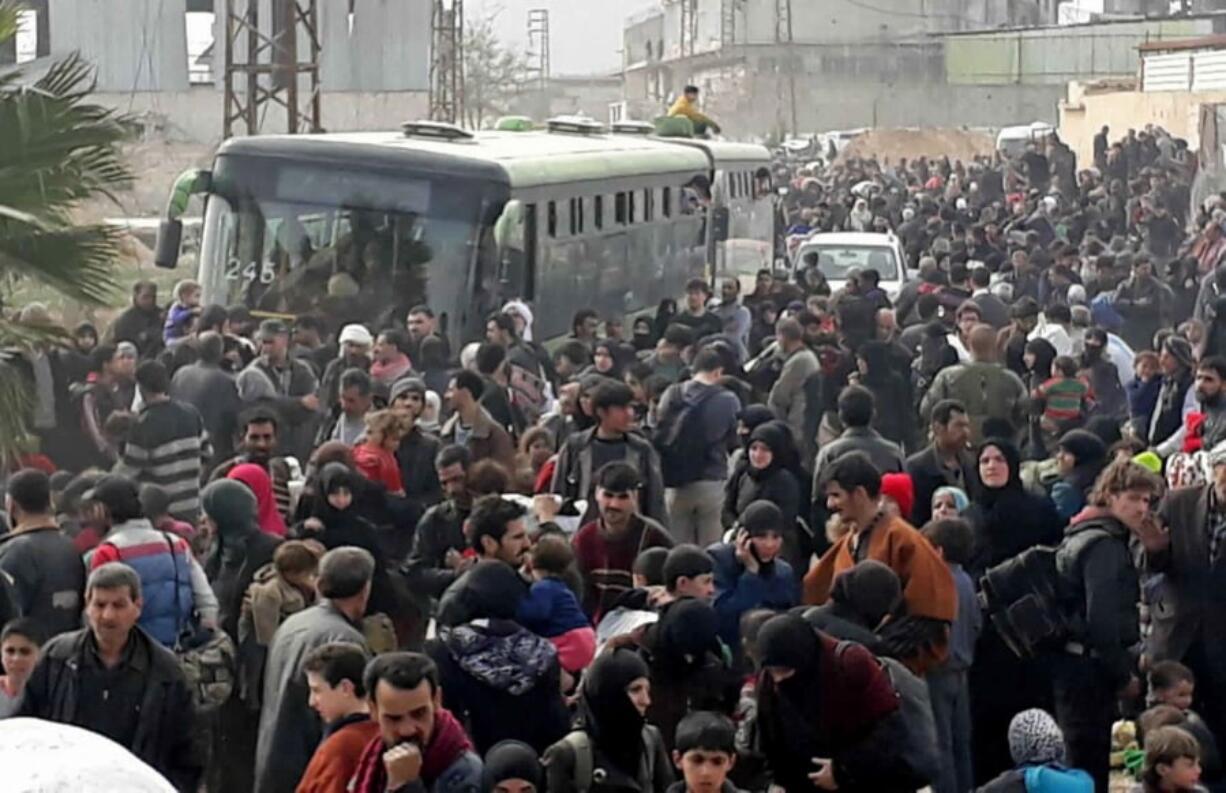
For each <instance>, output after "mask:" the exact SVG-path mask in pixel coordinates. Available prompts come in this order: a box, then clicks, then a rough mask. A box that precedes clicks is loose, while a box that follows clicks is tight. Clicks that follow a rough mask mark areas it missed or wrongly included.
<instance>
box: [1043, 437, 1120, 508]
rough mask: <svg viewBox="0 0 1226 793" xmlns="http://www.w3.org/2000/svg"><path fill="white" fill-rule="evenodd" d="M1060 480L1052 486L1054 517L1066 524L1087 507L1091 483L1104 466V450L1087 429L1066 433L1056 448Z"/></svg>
mask: <svg viewBox="0 0 1226 793" xmlns="http://www.w3.org/2000/svg"><path fill="white" fill-rule="evenodd" d="M1056 464H1057V465H1058V466H1059V469H1060V479H1059V480H1058V481H1057V482H1056V483H1055V484H1053V485H1052V488H1051V500H1052V503H1054V504H1055V505H1056V514H1058V515H1059V516H1060V520H1061V521H1064V522H1067V521H1068V520H1070V519H1071V518H1072V517H1073V516H1074V515H1076V514H1077V513H1078V512H1080V511H1081V509H1082V507H1084V506H1085V505H1086V499H1087V498H1088V497H1089V495H1090V490H1091V489H1092V488H1093V487H1094V480H1096V479H1097V478H1098V475H1099V474H1100V473H1102V470H1103V469H1104V468H1106V467H1107V447H1106V445H1104V444H1103V442H1102V441H1101V440H1100V439H1099V437H1098V436H1097V435H1095V434H1094V433H1092V432H1089V431H1088V430H1069V431H1068V432H1066V433H1064V435H1062V436H1061V437H1060V442H1059V443H1058V444H1057V446H1056Z"/></svg>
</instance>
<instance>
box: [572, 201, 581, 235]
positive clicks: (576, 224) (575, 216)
mask: <svg viewBox="0 0 1226 793" xmlns="http://www.w3.org/2000/svg"><path fill="white" fill-rule="evenodd" d="M582 200H583V199H581V198H572V199H571V200H570V236H572V237H575V236H578V234H579V232H580V229H579V213H578V212H577V211H576V210H575V205H576V204H578V203H579V202H580V201H582Z"/></svg>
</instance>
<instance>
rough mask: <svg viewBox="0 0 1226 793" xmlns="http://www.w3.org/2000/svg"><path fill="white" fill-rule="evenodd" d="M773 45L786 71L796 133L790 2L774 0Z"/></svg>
mask: <svg viewBox="0 0 1226 793" xmlns="http://www.w3.org/2000/svg"><path fill="white" fill-rule="evenodd" d="M775 43H776V44H777V45H778V46H779V48H780V49H781V50H783V52H782V53H781V56H782V57H780V58H779V63H781V64H783V68H785V69H787V70H788V74H787V79H788V105H789V107H790V110H791V117H792V119H791V120H792V123H791V127H792V129H791V131H792V134H793V135H796V134H798V132H797V126H798V125H797V120H796V71H797V64H796V48H795V46H794V40H793V32H792V0H775Z"/></svg>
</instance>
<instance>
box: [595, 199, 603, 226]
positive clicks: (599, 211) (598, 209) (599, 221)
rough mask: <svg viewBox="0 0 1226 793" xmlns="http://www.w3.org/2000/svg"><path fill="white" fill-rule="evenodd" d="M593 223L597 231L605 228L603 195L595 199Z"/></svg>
mask: <svg viewBox="0 0 1226 793" xmlns="http://www.w3.org/2000/svg"><path fill="white" fill-rule="evenodd" d="M592 223H593V225H595V226H596V230H597V231H600V230H601V229H603V228H604V196H602V195H598V196H596V198H594V199H593V207H592Z"/></svg>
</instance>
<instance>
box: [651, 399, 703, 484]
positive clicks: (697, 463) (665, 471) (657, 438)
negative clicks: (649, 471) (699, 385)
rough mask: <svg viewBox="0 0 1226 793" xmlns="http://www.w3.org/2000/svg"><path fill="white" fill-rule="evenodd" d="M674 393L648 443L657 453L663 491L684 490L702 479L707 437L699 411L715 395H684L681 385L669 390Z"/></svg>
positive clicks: (701, 412) (700, 411)
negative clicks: (674, 391)
mask: <svg viewBox="0 0 1226 793" xmlns="http://www.w3.org/2000/svg"><path fill="white" fill-rule="evenodd" d="M673 388H675V389H677V393H676V394H675V395H673V396H672V398H671V399H670V400H669V405H668V410H666V411H665V412H664V413H663V414H662V415H661V416H660V418H659V421H658V422H657V424H656V429H655V433H654V434H653V435H652V439H651V442H652V444H653V445H654V446H655V447H656V451H658V452H659V453H660V471H661V474H662V475H663V479H664V486H665V487H684V486H685V485H688V484H691V483H693V482H697V481H699V480H700V479H702V471H703V467H704V466H705V465H706V462H707V445H708V444H707V433H706V428H705V427H704V426H703V420H702V414H703V411H702V407H703V405H705V404H706V403H707V401H708V400H709V399H710V398H711V397H712V396H714V395H715V394H716V393H718V392H719V389H717V388H704V389H703V390H702V393H701V394H699V395H698V396H696V397H695V396H691V395H690V394H687V393H686V391H685V383H678V384H677V385H675V386H673Z"/></svg>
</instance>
